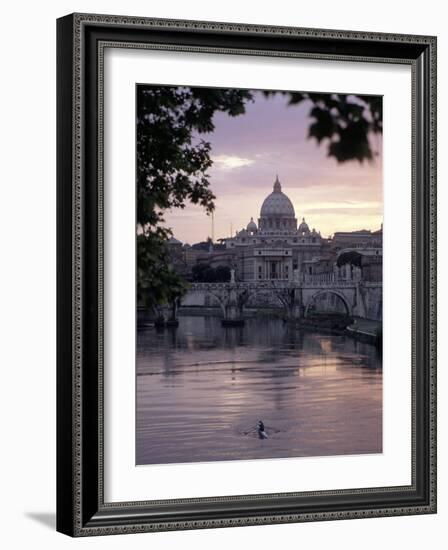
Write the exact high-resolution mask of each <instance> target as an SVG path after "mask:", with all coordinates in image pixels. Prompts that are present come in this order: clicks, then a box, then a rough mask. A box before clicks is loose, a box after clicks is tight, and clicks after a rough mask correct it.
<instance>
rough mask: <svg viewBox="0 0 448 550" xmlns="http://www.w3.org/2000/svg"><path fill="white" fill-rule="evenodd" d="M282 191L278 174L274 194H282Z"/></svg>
mask: <svg viewBox="0 0 448 550" xmlns="http://www.w3.org/2000/svg"><path fill="white" fill-rule="evenodd" d="M281 190H282V184H281V183H280V180H279V179H278V174H276V176H275V181H274V193H281Z"/></svg>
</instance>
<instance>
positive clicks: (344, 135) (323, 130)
mask: <svg viewBox="0 0 448 550" xmlns="http://www.w3.org/2000/svg"><path fill="white" fill-rule="evenodd" d="M277 93H281V94H285V95H286V96H288V105H290V106H294V105H299V104H300V103H302V102H306V101H308V102H310V103H311V107H310V111H309V117H310V118H311V124H310V126H309V128H308V137H309V138H311V139H315V140H316V141H317V143H318V144H321V143H324V144H325V145H326V146H327V153H328V156H329V157H333V158H335V159H336V160H337V162H339V163H342V162H347V161H350V160H357V161H359V162H364V161H365V160H373V158H374V156H375V154H377V151H374V149H373V147H372V140H371V136H372V135H373V134H381V133H382V130H383V101H382V98H381V97H380V96H369V95H349V94H316V93H308V92H265V94H266V95H267V96H270V95H274V94H277Z"/></svg>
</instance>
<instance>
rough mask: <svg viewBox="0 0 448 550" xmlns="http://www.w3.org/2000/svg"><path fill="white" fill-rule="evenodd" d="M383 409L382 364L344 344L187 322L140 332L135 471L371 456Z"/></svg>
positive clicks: (269, 324)
mask: <svg viewBox="0 0 448 550" xmlns="http://www.w3.org/2000/svg"><path fill="white" fill-rule="evenodd" d="M381 404H382V371H381V359H380V357H379V356H378V355H377V352H376V350H375V348H374V347H373V346H370V345H368V344H362V343H360V342H356V341H354V340H352V339H350V338H347V337H345V336H335V335H328V334H320V333H315V332H313V333H312V332H305V331H299V330H297V329H295V328H293V327H291V326H289V325H285V324H283V322H282V321H281V320H277V319H272V318H252V319H248V320H247V321H246V324H245V326H244V327H240V328H227V329H226V328H222V327H221V324H220V320H219V319H218V318H216V317H193V316H192V317H181V318H180V325H179V327H178V329H177V330H166V331H163V332H157V331H155V330H147V331H143V332H139V333H138V338H137V441H136V451H137V464H157V463H175V462H192V461H210V460H235V459H252V458H277V457H292V456H323V455H336V454H359V453H378V452H381V450H382V444H381V440H382V414H381ZM260 418H261V419H262V420H263V421H264V423H265V424H266V426H267V427H268V432H269V428H270V433H269V438H268V439H266V440H259V439H258V438H257V437H251V436H250V435H248V433H250V434H253V433H254V432H253V431H251V430H252V427H253V426H255V424H256V422H257V420H258V419H260Z"/></svg>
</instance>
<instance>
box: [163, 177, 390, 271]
mask: <svg viewBox="0 0 448 550" xmlns="http://www.w3.org/2000/svg"><path fill="white" fill-rule="evenodd" d="M257 221H258V223H256V222H255V221H254V218H253V217H251V218H250V221H249V223H248V224H247V226H246V227H245V228H243V229H241V230H240V231H237V232H236V234H235V235H233V236H231V237H228V238H225V239H219V241H220V243H221V244H215V243H212V241H211V240H208V241H204V242H202V243H197V244H195V245H193V246H192V247H190V246H189V245H183V247H181V248H179V245H181V243H180V242H179V241H177V240H176V239H171V240H170V242H169V245H170V248H171V249H173V253H174V254H173V255H174V256H175V257H176V259H177V262H176V263H177V266H176V268H180V267H182V268H183V269H179V271H182V274H183V275H184V276H185V278H186V279H187V280H192V276H193V275H192V272H193V268H194V265H195V264H206V265H208V266H210V267H212V268H215V269H216V268H218V267H220V266H226V267H228V268H229V269H232V270H234V271H235V276H236V279H237V280H238V281H243V282H251V281H252V282H255V281H271V280H273V281H275V280H281V281H291V280H293V279H294V278H296V277H297V278H299V279H300V280H310V278H313V277H316V276H317V277H321V278H322V280H323V279H324V278H325V277H326V276H328V277H330V276H333V275H334V276H336V277H342V278H347V277H349V276H354V272H355V271H356V273H358V271H359V274H358V275H356V276H358V277H361V276H365V279H366V280H368V281H369V280H370V281H378V280H381V269H382V227H381V229H380V230H379V231H373V232H372V231H369V230H361V231H352V232H337V233H335V234H334V236H333V238H332V239H325V238H323V237H322V236H321V234H320V232H319V231H316V229H314V228H313V229H311V230H310V228H309V226H308V224H307V222H306V221H305V218H302V221H301V222H300V224H298V221H297V218H296V212H295V209H294V206H293V204H292V202H291V200H290V199H289V197H288V196H287V195H286V194H285V193H283V191H282V186H281V183H280V181H279V179H278V176H277V177H276V179H275V182H274V186H273V189H272V192H271V193H270V194H269V195H268V196H267V197H266V198H265V199H264V201H263V202H262V205H261V208H260V214H259V216H258V220H257ZM355 250H356V254H357V257H358V256H359V258H361V256H362V266H361V260H360V259H358V260H357V262H356V265H348V266H345V265H344V266H342V267H340V268H339V267H338V266H337V265H336V264H337V262H338V258H339V257H340V256H341V254H345V253H347V252H350V251H355ZM350 258H351V256H350V255H349V256H348V263H349V264H350ZM181 264H182V265H181ZM358 264H359V265H358ZM361 268H362V273H361ZM349 270H350V273H349Z"/></svg>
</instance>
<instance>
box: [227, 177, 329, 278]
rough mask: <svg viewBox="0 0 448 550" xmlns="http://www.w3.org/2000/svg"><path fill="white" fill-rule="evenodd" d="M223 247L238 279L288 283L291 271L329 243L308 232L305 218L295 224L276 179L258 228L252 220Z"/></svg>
mask: <svg viewBox="0 0 448 550" xmlns="http://www.w3.org/2000/svg"><path fill="white" fill-rule="evenodd" d="M225 245H226V250H227V251H228V252H230V253H232V256H233V258H234V265H235V269H236V274H237V277H238V278H239V279H240V280H243V281H260V280H261V281H264V280H291V279H292V278H293V274H294V271H296V270H299V271H300V270H301V269H302V265H303V262H305V261H307V260H312V259H313V258H314V257H317V256H320V255H321V254H322V253H323V251H324V249H325V248H327V247H328V242H327V241H326V240H325V239H323V238H322V237H321V234H320V232H317V231H316V230H315V229H312V230H310V229H309V227H308V224H307V223H306V221H305V218H302V221H301V223H300V224H299V225H298V224H297V218H296V213H295V210H294V206H293V204H292V202H291V200H290V199H289V197H288V196H287V195H285V193H283V191H282V186H281V183H280V181H279V179H278V176H277V178H276V180H275V182H274V186H273V190H272V193H270V194H269V195H268V196H267V197H266V198H265V199H264V201H263V203H262V205H261V209H260V215H259V217H258V225H257V224H256V223H255V221H254V219H253V217H252V218H251V219H250V221H249V223H248V224H247V227H245V228H243V229H241V231H238V232H237V233H236V235H235V236H234V237H230V238H228V239H226V240H225Z"/></svg>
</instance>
